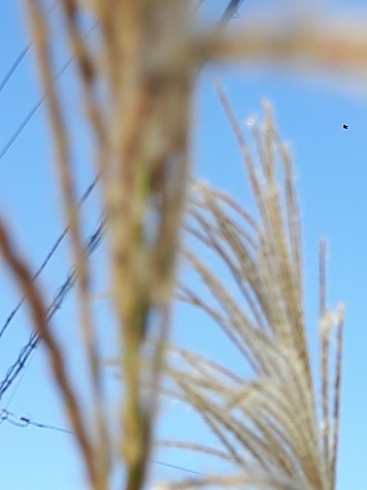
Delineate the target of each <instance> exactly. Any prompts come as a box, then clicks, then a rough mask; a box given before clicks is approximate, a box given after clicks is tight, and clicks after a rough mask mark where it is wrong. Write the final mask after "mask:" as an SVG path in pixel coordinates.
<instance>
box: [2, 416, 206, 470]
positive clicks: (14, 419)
mask: <svg viewBox="0 0 367 490" xmlns="http://www.w3.org/2000/svg"><path fill="white" fill-rule="evenodd" d="M3 422H8V423H9V424H12V425H14V426H15V427H19V428H21V429H26V428H27V427H29V426H30V425H32V426H34V427H37V428H39V429H47V430H54V431H57V432H64V433H66V434H71V435H75V433H74V432H73V431H72V430H70V429H64V428H63V427H58V426H56V425H50V424H42V423H40V422H36V421H34V420H33V419H32V417H31V416H24V415H18V414H16V413H14V412H11V411H10V410H8V409H7V408H1V409H0V424H2V423H3ZM149 461H150V462H151V463H154V464H158V465H161V466H166V467H167V468H173V469H175V470H180V471H185V472H186V473H192V474H194V475H201V476H205V475H204V473H200V472H199V471H194V470H190V469H188V468H184V467H183V466H178V465H175V464H171V463H166V462H165V461H161V460H158V459H153V458H150V459H149Z"/></svg>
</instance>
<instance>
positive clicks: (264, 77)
mask: <svg viewBox="0 0 367 490" xmlns="http://www.w3.org/2000/svg"><path fill="white" fill-rule="evenodd" d="M278 4H279V2H274V1H270V0H268V1H266V0H261V1H255V0H245V2H244V4H243V6H242V8H241V13H240V19H239V20H235V22H239V21H240V20H241V17H245V15H246V13H247V12H250V11H251V10H252V9H253V8H255V7H256V6H259V5H260V6H262V7H269V8H270V7H271V8H274V7H275V6H277V5H278ZM225 5H226V2H225V1H224V0H206V2H205V4H204V9H205V14H206V13H208V15H210V16H211V18H213V19H215V18H216V16H217V15H218V14H219V13H220V12H221V11H222V9H223V8H224V6H225ZM281 5H282V8H286V7H287V5H289V2H286V1H284V2H282V3H281ZM362 6H363V2H362V1H359V2H357V1H354V2H353V1H348V2H347V1H342V0H339V1H338V2H336V1H335V2H324V8H325V9H330V10H332V9H335V8H347V7H356V8H357V7H358V8H360V7H362ZM366 13H367V12H366ZM51 21H52V23H53V29H54V32H56V33H57V32H58V31H59V29H58V28H59V25H58V23H57V16H56V15H55V14H52V16H51ZM0 32H1V39H2V42H1V44H0V59H1V64H0V80H1V79H2V77H3V76H4V75H5V73H6V72H7V70H8V68H9V67H10V66H11V64H12V62H13V61H14V59H15V58H16V57H17V56H18V54H19V53H20V52H21V50H22V49H23V47H24V46H25V44H26V43H27V39H26V33H25V20H24V16H23V15H22V13H21V9H20V2H2V3H1V4H0ZM32 54H33V53H32V50H31V52H29V53H28V55H27V56H26V57H25V58H24V59H23V61H22V63H21V64H20V65H19V67H18V69H17V70H16V72H15V73H14V75H13V76H12V78H11V80H10V81H9V83H8V84H7V85H6V87H5V88H4V89H3V91H2V92H1V93H0V151H1V148H3V147H4V145H5V144H6V143H7V141H8V140H9V138H11V136H12V134H13V133H14V131H16V129H17V127H18V126H19V124H20V123H21V121H22V120H23V119H24V117H25V116H26V115H27V114H28V112H29V111H30V110H31V109H32V107H33V106H34V104H36V103H37V101H38V100H39V98H40V92H39V89H38V87H37V81H36V75H35V63H34V58H33V57H32ZM66 59H67V55H66V53H65V51H64V50H62V49H58V50H57V64H58V66H62V64H63V63H64V61H65V60H66ZM213 73H215V74H216V75H217V76H218V75H219V77H220V80H221V82H222V84H223V86H224V89H225V91H226V93H227V95H228V97H229V99H230V101H231V103H232V105H233V107H234V108H235V111H236V114H237V116H238V118H239V120H240V122H241V123H242V124H243V127H244V129H245V128H246V120H247V118H248V117H249V116H251V115H255V116H261V100H262V99H263V98H264V97H265V98H267V99H269V100H270V101H271V102H272V105H273V108H274V113H275V119H276V122H277V124H278V127H279V129H280V133H281V135H282V137H283V138H284V139H285V140H287V141H290V142H291V147H292V153H293V156H294V162H295V168H296V174H297V189H298V193H299V201H300V208H301V218H302V229H303V244H304V259H305V268H304V272H305V292H306V314H307V319H308V325H309V330H310V337H311V345H312V346H313V345H314V344H315V329H316V315H317V250H318V241H319V239H320V238H321V237H324V238H326V239H327V242H328V249H329V261H328V268H329V281H328V298H329V304H330V306H335V305H336V304H337V302H338V301H339V300H345V302H346V305H347V310H346V330H345V350H344V372H343V390H342V395H343V398H342V411H341V417H342V422H341V439H340V457H339V469H338V472H339V484H338V489H339V490H349V489H350V488H356V489H358V488H364V484H365V482H366V481H367V466H366V464H365V457H364V454H365V453H366V450H367V446H366V434H367V416H366V412H365V406H366V403H367V383H366V379H367V363H366V352H367V329H366V327H365V325H366V319H367V301H366V292H367V254H366V249H367V248H366V242H367V227H366V216H367V213H366V209H367V195H366V191H365V189H366V184H367V147H366V145H365V140H366V134H367V92H363V91H361V90H359V91H356V90H353V89H352V88H351V86H350V85H349V84H346V83H345V80H339V81H338V80H337V79H335V80H333V82H332V83H331V82H330V80H328V81H327V80H326V79H325V80H324V81H323V80H321V81H320V80H319V79H318V80H317V81H316V80H315V81H312V79H310V78H309V77H307V78H306V79H305V80H304V79H303V77H302V74H294V73H292V72H290V71H288V72H286V73H283V72H281V71H280V70H277V71H276V72H275V71H269V70H267V69H263V70H259V71H254V70H251V71H249V70H246V69H245V68H242V69H226V70H224V69H223V68H222V69H219V70H218V69H216V68H214V67H210V68H208V69H207V70H205V71H204V72H203V73H202V75H201V76H200V79H199V81H198V85H197V93H196V100H195V106H194V123H195V131H194V136H193V143H192V153H193V160H194V164H195V172H196V174H197V175H198V176H200V178H205V179H206V180H208V181H210V182H211V183H212V184H213V185H214V186H217V187H219V188H221V189H223V190H226V191H228V192H230V193H232V194H233V195H235V196H236V197H237V198H238V199H240V200H241V199H243V197H244V195H245V192H246V185H245V182H244V172H243V168H242V163H241V156H240V152H239V149H238V147H237V144H236V142H235V139H234V136H233V134H232V132H231V130H230V127H229V124H228V121H227V120H226V117H225V115H224V113H223V110H222V108H221V107H220V104H219V101H218V99H217V96H216V95H215V93H214V90H213V88H212V85H211V79H212V74H213ZM58 86H59V87H60V91H61V93H62V95H63V97H64V98H65V99H66V100H67V102H68V103H71V104H73V103H75V105H77V104H76V102H77V101H78V89H77V87H76V86H75V84H74V83H73V67H72V66H70V67H69V68H68V69H67V71H66V72H65V74H64V75H63V76H62V77H61V78H60V80H59V83H58ZM69 124H70V126H71V128H72V129H73V130H74V133H75V135H76V136H75V141H74V146H73V158H74V162H75V166H76V172H77V177H78V189H79V191H80V193H82V191H83V190H84V189H85V188H86V187H87V186H88V184H89V182H90V181H91V180H92V178H93V168H92V166H91V165H90V163H89V161H90V156H91V155H90V154H89V153H88V143H89V141H90V140H89V136H88V132H87V130H86V128H85V126H84V125H83V122H82V116H81V114H80V112H78V111H77V110H75V113H73V114H72V115H71V116H70V121H69ZM343 124H348V125H349V130H348V131H344V130H343V129H342V125H343ZM51 162H52V148H51V145H50V143H49V134H48V132H47V127H46V124H45V109H44V107H42V106H41V107H40V109H39V110H38V111H37V112H36V113H35V115H34V117H32V119H31V120H30V122H29V123H28V124H27V126H26V127H25V129H24V130H23V131H22V132H21V134H20V136H19V137H18V138H17V140H16V141H15V142H14V144H13V145H12V146H11V148H10V149H9V151H8V152H7V153H6V155H5V156H4V157H3V158H2V159H1V160H0V209H1V212H2V214H3V215H4V214H5V216H6V217H7V220H8V221H9V222H11V223H12V229H13V231H14V233H15V236H16V238H17V243H18V244H19V246H20V247H21V249H22V251H23V252H24V253H25V254H26V257H27V258H29V260H31V261H32V263H33V264H36V265H38V264H40V263H41V262H42V260H43V258H44V257H45V255H46V254H47V252H48V251H49V249H50V247H51V246H52V244H53V242H54V240H55V239H56V237H57V236H58V235H59V233H60V231H61V230H62V222H61V217H62V214H61V211H60V201H59V195H58V191H57V185H56V176H55V172H54V167H53V165H51ZM84 216H85V217H86V225H85V233H86V236H87V235H88V234H89V233H91V232H93V230H94V226H95V223H96V222H97V221H98V194H97V196H96V195H93V196H92V198H91V199H90V200H89V201H88V203H87V205H86V207H85V214H84ZM67 258H68V248H67V246H66V245H65V246H62V247H61V248H60V250H59V251H58V252H57V254H56V255H55V257H54V258H53V260H52V261H51V262H50V265H49V267H47V269H46V271H45V273H44V274H43V275H42V278H41V284H42V285H44V291H45V293H44V294H45V295H47V297H48V299H49V300H51V299H52V297H53V295H54V292H55V291H57V290H58V288H59V287H60V285H61V284H62V283H63V281H64V280H65V278H66V277H67V273H68V268H67ZM103 261H104V249H103V246H102V247H101V248H100V249H99V250H98V251H97V252H96V254H95V256H94V259H93V264H94V268H95V269H96V275H97V276H98V281H97V286H96V291H101V290H103V289H104V288H105V285H104V284H103V282H104V280H105V279H104V277H103V274H102V273H101V271H102V270H103ZM0 273H1V281H0V298H1V301H0V325H1V324H2V322H3V320H5V319H6V317H7V316H8V314H9V313H10V311H11V309H12V308H13V307H14V306H15V305H16V303H17V301H18V300H19V293H18V291H17V290H16V288H15V287H14V284H13V283H12V281H11V279H10V278H9V275H8V273H7V271H6V270H5V269H4V268H3V266H0ZM95 312H96V316H97V319H98V325H99V328H100V331H101V337H102V338H103V346H104V352H105V354H106V356H107V355H111V345H113V336H112V333H111V331H110V329H109V323H112V321H111V322H109V321H108V317H107V321H106V316H107V315H108V311H107V308H106V307H105V305H104V304H103V302H98V303H96V306H95ZM75 315H76V312H75V302H74V298H73V295H72V294H71V295H70V297H69V298H68V300H67V301H66V302H65V305H64V306H63V308H62V309H61V310H60V312H59V313H58V314H57V315H56V317H55V321H54V322H53V328H55V331H57V334H58V336H59V338H60V341H61V342H63V344H64V345H65V346H66V347H67V348H68V352H69V358H68V361H69V364H70V369H72V370H73V372H75V373H76V380H77V381H83V369H82V368H81V367H80V364H79V362H78V360H79V359H80V357H79V353H78V352H77V348H76V347H75V345H76V339H75V334H74V332H75V328H74V327H75V324H74V323H75V322H76V320H75V318H76V316H75ZM29 332H30V325H29V322H28V320H27V311H26V309H24V308H22V309H21V310H20V312H19V313H18V314H17V316H16V317H15V319H14V321H13V322H12V323H11V324H10V326H9V327H8V329H7V330H6V332H5V333H4V335H3V337H2V338H1V339H0V377H1V379H3V377H4V375H5V373H6V371H7V369H8V367H9V366H10V365H11V364H12V363H13V362H14V361H15V359H16V357H17V354H18V352H19V350H20V349H21V347H22V346H23V345H24V343H25V342H26V341H27V339H28V335H29ZM174 337H175V338H177V339H180V341H182V343H184V344H185V345H188V346H191V347H193V348H194V349H196V350H198V352H201V353H204V354H209V355H212V356H215V355H221V356H222V357H223V362H225V361H226V353H223V352H220V353H219V352H218V346H219V345H220V337H219V335H218V334H217V333H216V332H214V331H213V326H212V325H211V324H209V323H208V322H207V321H206V320H205V319H204V318H203V317H199V316H198V315H197V314H195V313H194V312H192V311H189V310H188V309H177V314H176V315H175V322H174ZM208 339H209V340H208ZM70 353H72V354H70ZM1 379H0V381H1ZM114 383H115V382H114V381H113V380H112V379H111V382H110V384H111V393H113V391H114V386H115V384H114ZM85 403H87V401H86V400H85ZM8 404H9V405H8ZM6 406H8V409H9V410H10V411H12V412H14V413H17V414H20V415H24V416H27V417H28V416H32V417H33V419H34V420H35V421H37V422H41V423H44V424H52V425H55V426H59V427H67V422H66V420H65V418H64V414H63V411H62V409H61V408H60V399H59V397H58V392H57V390H56V389H55V388H54V386H53V383H52V381H51V380H50V378H49V376H48V374H47V362H46V360H45V356H44V352H43V348H42V347H40V348H39V349H38V350H37V352H36V353H35V355H34V357H33V359H32V361H31V362H30V364H29V366H28V367H27V370H26V373H25V375H24V377H23V378H22V380H21V382H20V383H19V386H17V382H15V383H14V385H12V387H11V388H10V389H9V391H8V392H7V393H6V394H5V396H4V398H3V399H2V400H1V401H0V408H3V407H6ZM86 413H87V405H86ZM177 419H179V421H180V423H179V424H178V423H177ZM160 430H161V431H162V432H164V433H172V431H175V433H174V435H175V436H176V437H177V436H179V435H180V433H181V434H182V435H183V436H185V435H186V436H187V434H188V433H189V432H190V431H193V433H195V435H196V436H198V435H199V434H202V437H203V438H205V440H208V438H209V435H208V434H207V433H206V432H205V431H204V429H202V428H201V427H200V426H199V425H198V423H197V421H196V419H195V418H193V415H192V414H191V413H184V414H183V413H182V410H181V411H180V409H179V408H177V407H176V408H175V407H173V409H172V410H171V412H170V414H169V417H167V419H166V420H165V422H164V423H161V424H160ZM78 458H79V457H78V453H77V450H76V447H75V445H74V442H73V438H72V436H70V435H68V434H63V433H59V432H54V431H51V430H46V429H38V428H36V427H32V426H30V427H28V428H24V429H21V428H18V427H15V426H13V425H11V424H9V423H7V422H6V421H4V422H3V423H2V424H1V425H0V461H1V465H0V466H1V488H2V490H13V489H16V490H29V489H35V488H37V490H43V489H49V488H52V489H53V490H58V489H65V488H68V489H70V490H74V489H82V488H85V485H84V484H83V474H82V473H81V471H80V469H79V465H78V462H79V459H78ZM159 458H160V459H161V460H162V461H166V462H167V463H170V464H173V465H175V464H176V465H177V464H178V465H180V466H185V467H187V468H190V469H193V470H196V471H204V472H205V471H210V469H211V466H210V465H211V463H210V462H209V461H208V460H204V459H200V458H199V459H198V458H197V456H194V455H190V454H186V455H182V454H180V455H178V454H177V453H174V452H172V451H165V452H164V453H163V452H162V453H161V454H160V455H159ZM152 476H153V477H154V478H155V477H157V478H164V477H165V476H178V472H177V470H173V469H169V468H166V467H163V466H159V465H153V466H152Z"/></svg>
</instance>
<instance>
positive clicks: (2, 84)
mask: <svg viewBox="0 0 367 490" xmlns="http://www.w3.org/2000/svg"><path fill="white" fill-rule="evenodd" d="M58 3H59V0H57V1H56V2H54V3H53V4H52V5H51V7H50V8H49V9H47V10H46V15H48V14H50V13H51V12H52V11H53V9H54V8H55V7H56V6H57V4H58ZM32 45H33V41H30V42H29V43H28V44H27V45H26V46H24V48H23V49H22V50H21V52H20V53H19V55H18V56H17V57H16V59H15V60H14V62H13V63H12V64H11V66H10V68H9V69H8V71H7V72H6V73H5V75H4V78H3V79H2V80H1V82H0V93H1V92H2V90H3V89H4V88H5V86H6V85H7V83H8V82H9V80H10V79H11V77H12V76H13V74H14V72H15V70H16V69H17V68H18V66H19V65H20V63H21V62H22V60H23V58H24V57H25V55H26V54H27V53H28V51H29V50H30V49H31V47H32Z"/></svg>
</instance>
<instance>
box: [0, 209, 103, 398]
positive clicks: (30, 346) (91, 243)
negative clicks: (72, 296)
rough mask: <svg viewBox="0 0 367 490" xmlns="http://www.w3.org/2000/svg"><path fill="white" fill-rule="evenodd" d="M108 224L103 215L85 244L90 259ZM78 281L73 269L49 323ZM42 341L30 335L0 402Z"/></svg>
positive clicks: (8, 375)
mask: <svg viewBox="0 0 367 490" xmlns="http://www.w3.org/2000/svg"><path fill="white" fill-rule="evenodd" d="M106 224H107V220H106V217H105V215H104V214H103V215H102V216H101V218H100V220H99V223H98V225H97V227H96V230H95V232H94V233H93V234H92V235H91V236H90V237H89V239H88V240H87V242H86V243H85V253H86V255H87V256H88V257H89V256H90V255H91V254H92V253H93V252H94V251H95V250H96V249H97V248H98V247H99V245H100V244H101V242H102V239H103V234H104V230H105V227H106ZM76 280H77V275H76V271H75V269H74V268H72V269H70V271H69V274H68V276H67V279H66V280H65V282H64V283H63V284H62V286H61V287H60V288H59V289H58V291H57V293H56V295H55V297H54V299H53V301H52V303H51V305H50V306H49V308H48V310H47V317H46V320H47V321H50V319H51V318H52V317H53V316H54V314H55V313H56V312H57V311H58V310H59V309H60V308H61V306H62V305H63V303H64V302H65V300H66V298H67V296H68V295H69V293H70V291H71V290H72V288H73V287H74V285H75V283H76ZM40 340H41V338H40V336H39V334H38V332H37V331H36V330H34V331H33V332H32V334H31V335H30V337H29V340H28V342H27V344H26V345H25V346H24V347H23V348H22V349H21V351H20V352H19V355H18V358H17V360H16V361H15V363H14V364H13V365H12V366H11V367H10V368H9V369H8V371H7V373H6V376H5V378H4V379H3V381H2V382H1V383H0V400H1V399H2V397H3V396H4V394H5V393H6V391H7V390H8V389H9V387H10V386H11V385H12V383H14V381H15V379H16V378H17V377H18V375H19V374H20V372H21V371H22V369H23V368H24V366H25V364H26V362H27V360H28V358H29V356H30V355H31V353H32V352H33V351H34V349H36V347H37V346H38V344H39V342H40Z"/></svg>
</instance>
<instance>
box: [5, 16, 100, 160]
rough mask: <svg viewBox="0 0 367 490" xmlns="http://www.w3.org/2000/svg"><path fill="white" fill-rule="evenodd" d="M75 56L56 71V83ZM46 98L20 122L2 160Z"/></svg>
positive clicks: (45, 95) (42, 98)
mask: <svg viewBox="0 0 367 490" xmlns="http://www.w3.org/2000/svg"><path fill="white" fill-rule="evenodd" d="M97 25H98V22H96V23H95V24H94V25H93V26H92V28H91V29H90V30H89V31H88V32H87V34H86V37H88V36H89V35H90V34H91V33H92V32H93V31H94V29H95V28H96V27H97ZM74 58H75V56H71V57H70V58H69V59H68V61H67V62H66V63H65V64H64V65H63V66H62V68H61V70H59V71H58V72H57V73H56V75H55V77H54V80H53V83H55V82H56V81H57V80H58V79H59V78H60V77H61V75H62V74H63V73H64V72H65V70H66V69H67V68H68V66H69V65H70V64H71V63H72V61H73V60H74ZM46 98H47V94H44V95H43V96H42V97H41V98H40V99H39V101H38V102H37V103H36V104H35V105H34V106H33V107H32V109H31V110H30V111H29V112H28V114H27V115H26V117H25V118H24V119H23V121H22V122H21V123H20V125H19V126H18V128H17V129H16V130H15V131H14V133H13V135H12V136H11V137H10V139H9V140H8V142H7V143H6V144H5V145H4V146H3V148H2V149H1V151H0V160H2V159H3V158H4V156H5V155H6V154H7V152H8V151H9V149H10V148H11V146H12V145H13V143H14V141H15V140H16V139H17V138H18V136H19V135H20V133H21V132H22V131H23V129H24V128H25V127H26V126H27V124H28V123H29V121H30V120H31V119H32V117H33V116H34V115H35V113H36V112H37V110H38V109H39V108H40V106H41V105H42V104H43V102H44V101H45V100H46Z"/></svg>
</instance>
